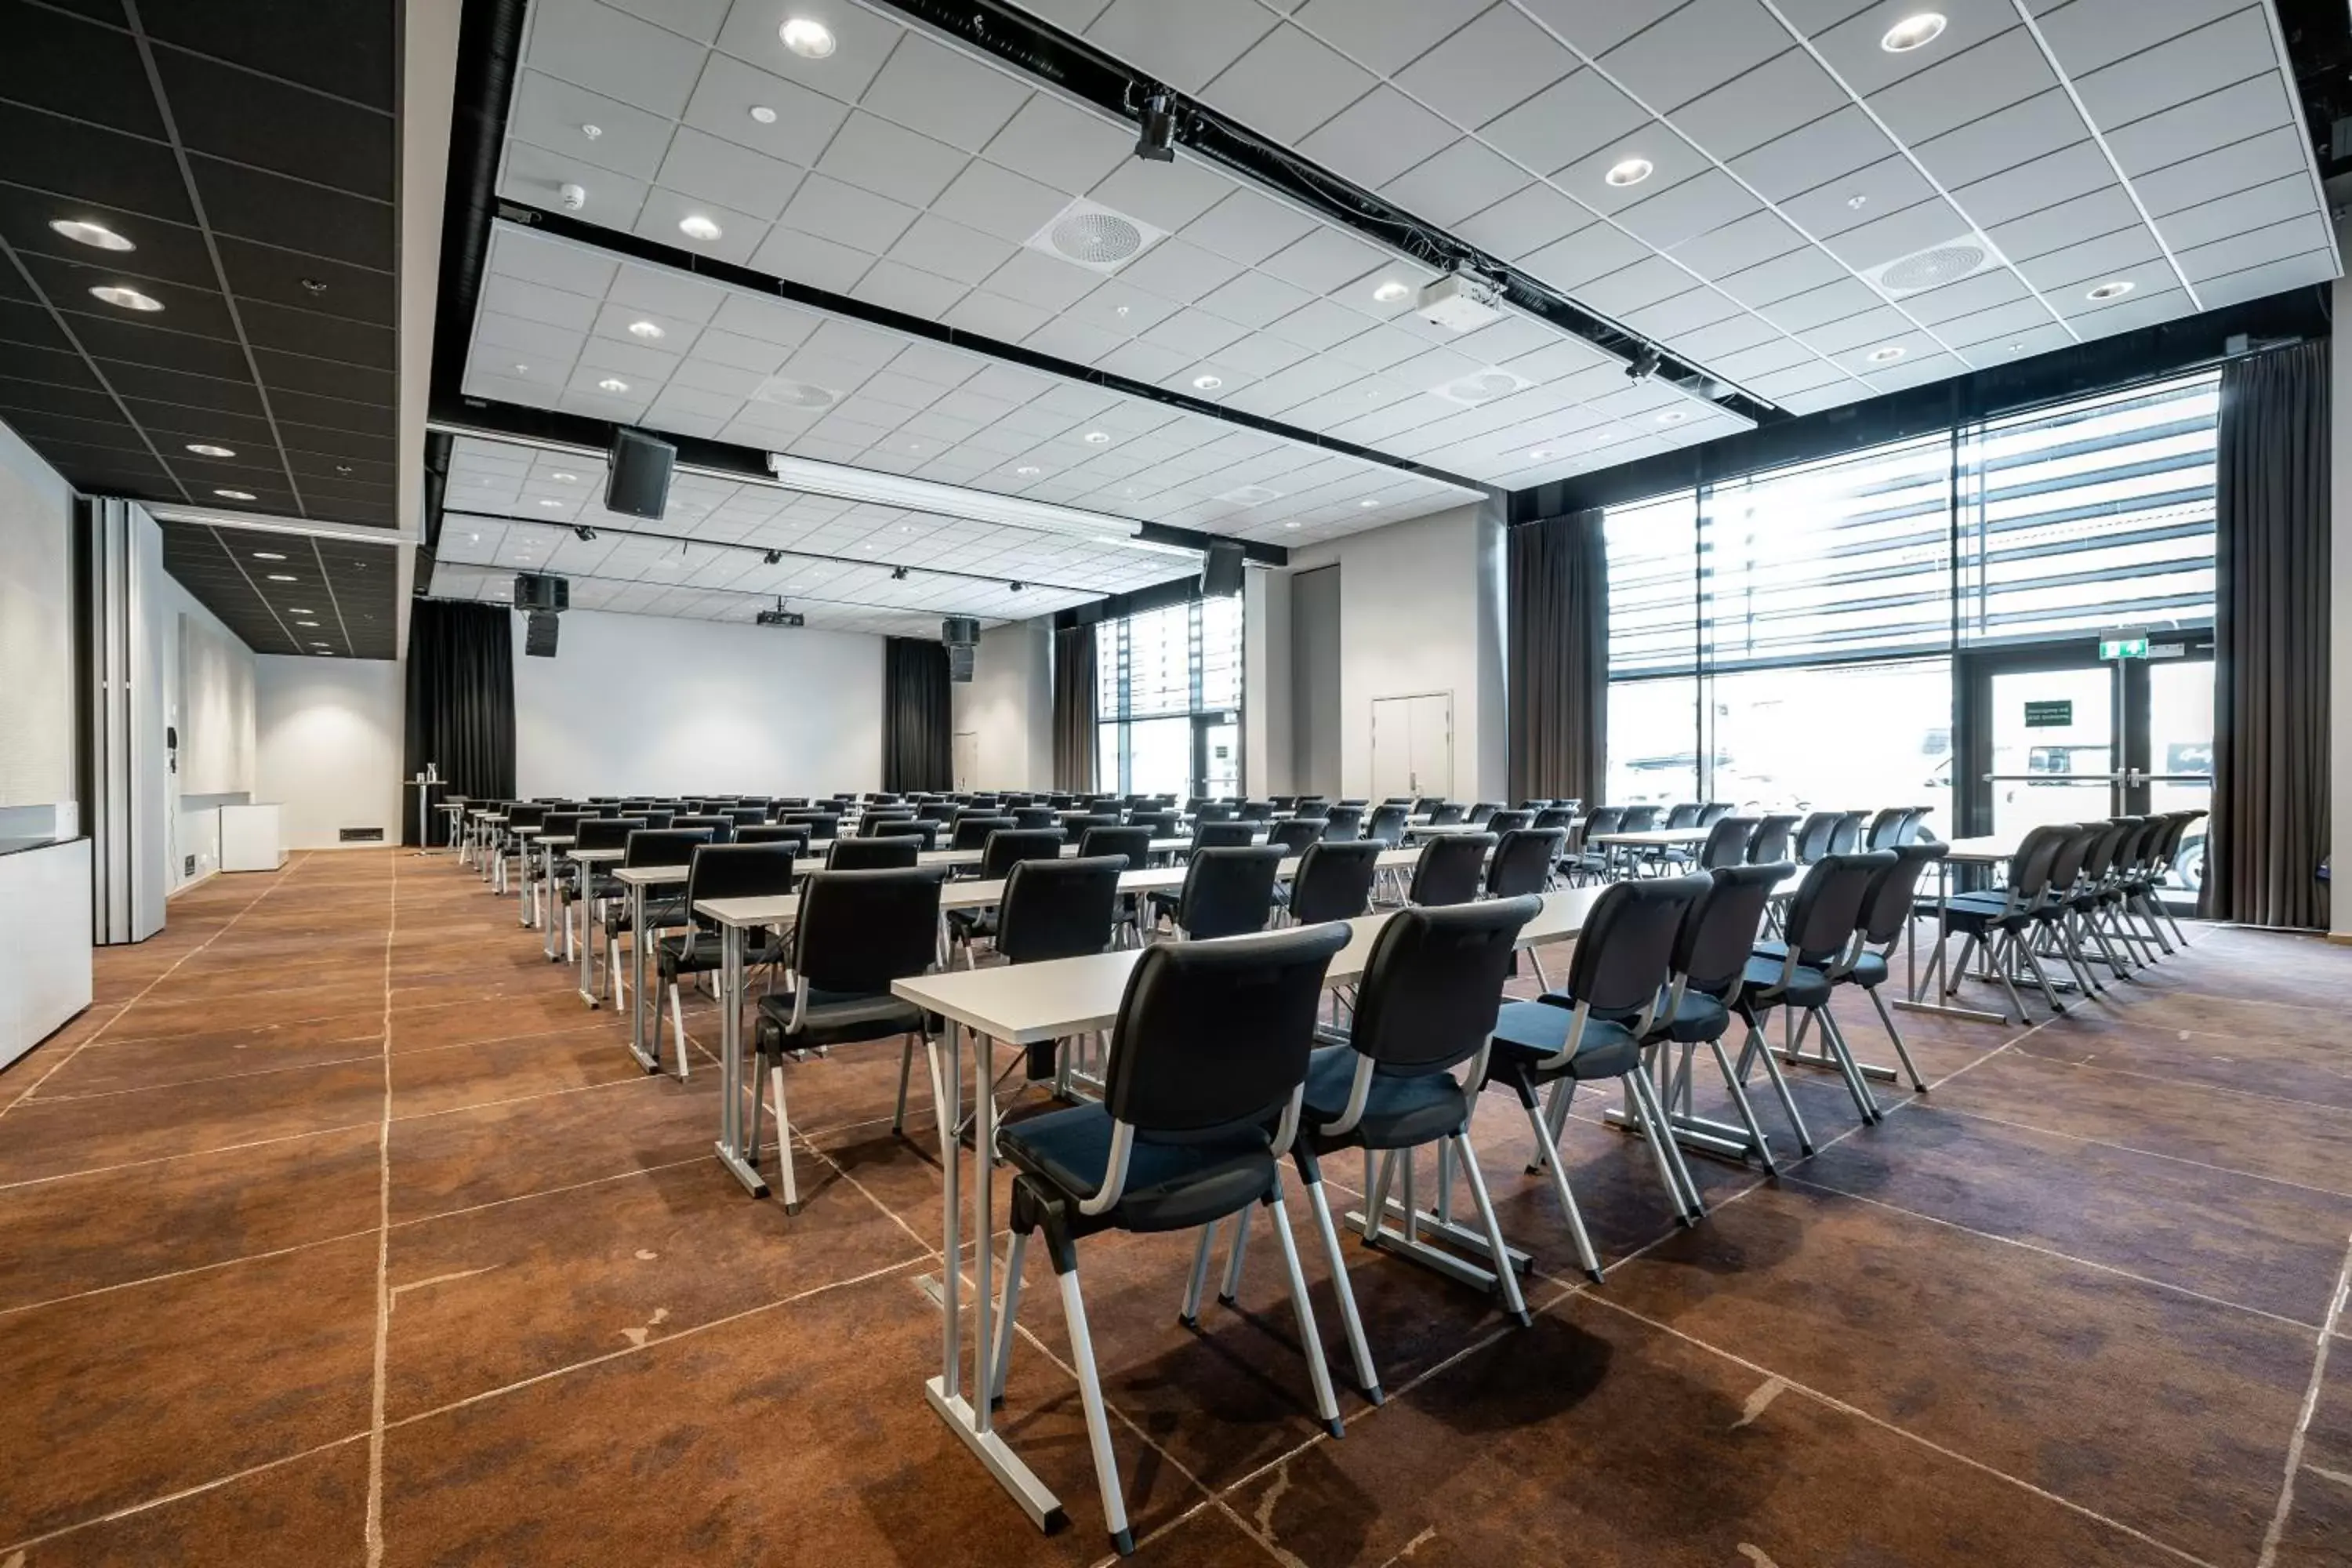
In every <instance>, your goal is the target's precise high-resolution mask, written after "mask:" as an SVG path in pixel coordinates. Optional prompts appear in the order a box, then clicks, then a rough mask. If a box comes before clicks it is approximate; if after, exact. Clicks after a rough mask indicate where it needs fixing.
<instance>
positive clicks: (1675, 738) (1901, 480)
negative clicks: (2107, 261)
mask: <svg viewBox="0 0 2352 1568" xmlns="http://www.w3.org/2000/svg"><path fill="white" fill-rule="evenodd" d="M2218 412H2219V378H2218V377H2216V376H2213V375H2210V374H2203V375H2197V376H2191V377H2187V378H2184V379H2181V380H2178V381H2173V382H2168V383H2164V384H2158V385H2155V386H2148V387H2141V388H2136V389H2134V390H2132V391H2130V392H2126V393H2120V394H2115V395H2108V396H2105V397H2098V398H2092V399H2086V400H2084V401H2082V402H2078V403H2074V404H2069V405H2065V406H2063V407H2060V408H2056V409H2047V410H2042V411H2039V412H2037V413H2034V414H2032V415H2030V416H2018V417H2013V418H2006V419H2000V420H1993V421H1988V422H1985V423H1982V424H1979V425H1973V426H1965V427H1962V428H1959V429H1956V430H1949V431H1946V432H1944V433H1942V434H1940V435H1937V436H1930V437H1921V438H1917V439H1913V440H1908V441H1904V442H1898V443H1895V444H1892V445H1888V446H1885V447H1874V448H1872V449H1870V450H1867V451H1864V452H1861V453H1857V454H1853V455H1850V456H1847V457H1842V458H1834V459H1831V460H1827V461H1822V462H1817V463H1807V464H1801V465H1796V466H1792V467H1789V468H1774V469H1769V470H1764V471H1760V472H1757V473H1752V474H1748V475H1744V476H1741V477H1738V478H1736V479H1722V480H1717V481H1715V482H1713V483H1710V484H1707V485H1704V486H1701V487H1699V488H1697V489H1692V490H1682V491H1677V492H1675V493H1674V494H1672V495H1668V496H1661V497H1654V498H1652V499H1651V500H1644V501H1641V502H1637V503H1634V504H1631V505H1627V506H1619V507H1612V508H1610V509H1609V511H1608V514H1607V518H1606V531H1607V539H1608V552H1609V668H1610V692H1609V734H1608V745H1609V770H1608V791H1609V796H1610V799H1611V800H1612V801H1614V802H1622V803H1635V802H1666V801H1683V800H1722V801H1729V802H1731V803H1733V804H1735V805H1738V806H1740V807H1742V808H1745V809H1748V810H1751V811H1752V810H1769V809H1784V810H1812V809H1853V808H1858V807H1863V806H1868V805H1888V804H1918V805H1931V806H1932V807H1933V808H1934V812H1933V816H1931V818H1930V822H1931V825H1932V826H1934V827H1935V828H1936V830H1937V832H1939V833H1943V834H1947V835H1948V834H1949V833H1951V832H1952V830H1953V826H1952V825H1953V821H1954V810H1955V805H1956V801H1955V795H1954V785H1955V783H1956V780H1955V777H1954V768H1955V761H1954V756H1953V729H1954V711H1955V699H1954V686H1955V678H1956V672H1958V670H1959V669H1960V668H1962V664H1961V660H1962V658H1963V656H1965V655H1967V654H1968V653H1969V650H1972V649H1976V648H1980V647H1992V646H1996V645H2017V644H2031V643H2037V642H2047V641H2050V640H2052V639H2057V638H2064V637H2075V638H2082V637H2089V636H2092V635H2095V634H2096V633H2097V632H2099V631H2103V630H2108V629H2115V628H2126V627H2128V628H2137V629H2146V630H2148V631H2150V632H2154V633H2158V634H2162V633H2165V632H2168V631H2176V630H2189V631H2193V630H2195V629H2196V628H2200V627H2204V626H2210V625H2211V624H2212V620H2213V592H2214V589H2213V444H2214V426H2215V421H2216V418H2217V416H2218Z"/></svg>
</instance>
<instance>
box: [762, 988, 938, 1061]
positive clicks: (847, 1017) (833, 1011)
mask: <svg viewBox="0 0 2352 1568" xmlns="http://www.w3.org/2000/svg"><path fill="white" fill-rule="evenodd" d="M792 1019H793V993H792V992H790V991H776V992H771V993H770V994H767V995H765V996H762V997H761V998H760V1022H759V1027H758V1030H757V1034H758V1037H759V1042H760V1048H761V1049H762V1050H768V1049H781V1048H782V1047H786V1046H789V1047H792V1048H793V1049H798V1048H800V1047H804V1046H846V1045H854V1044H856V1042H858V1041H860V1040H881V1039H887V1038H889V1037H891V1036H893V1035H912V1034H918V1033H920V1032H921V1031H922V1030H923V1029H924V1028H925V1027H926V1026H929V1025H930V1023H931V1019H930V1018H929V1016H926V1015H925V1014H924V1012H923V1010H922V1009H921V1008H920V1007H918V1006H916V1005H914V1004H913V1003H911V1002H902V1001H900V1000H899V999H898V997H896V996H893V995H891V994H889V993H888V992H887V991H886V992H882V993H879V994H875V995H861V994H856V993H855V992H837V991H820V990H818V989H817V988H816V987H815V986H814V985H812V986H810V987H809V998H808V1010H807V1011H806V1012H805V1013H804V1014H803V1015H802V1017H801V1027H800V1032H799V1033H798V1034H796V1035H787V1034H786V1033H785V1029H786V1026H788V1025H790V1024H791V1022H792Z"/></svg>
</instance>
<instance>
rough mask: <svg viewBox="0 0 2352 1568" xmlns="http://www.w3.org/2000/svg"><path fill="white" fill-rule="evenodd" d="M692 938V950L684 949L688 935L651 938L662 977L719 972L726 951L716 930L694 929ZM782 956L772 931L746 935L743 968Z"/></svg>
mask: <svg viewBox="0 0 2352 1568" xmlns="http://www.w3.org/2000/svg"><path fill="white" fill-rule="evenodd" d="M681 923H682V922H681ZM693 940H694V951H693V952H691V953H688V952H687V948H686V944H687V938H686V936H685V935H684V934H683V933H681V934H679V935H677V936H665V937H656V939H655V940H654V947H653V952H654V963H656V965H657V966H658V967H659V969H660V970H661V973H662V974H663V976H664V977H665V978H667V977H670V976H674V975H679V974H710V973H717V972H718V970H719V965H720V964H721V963H723V962H725V960H724V954H725V952H726V946H725V942H724V940H723V939H722V938H721V937H720V935H719V932H717V931H697V932H696V933H694V939H693ZM783 957H784V944H783V942H782V941H781V940H780V939H779V938H778V937H777V936H776V933H775V932H773V931H767V930H761V931H751V932H749V933H747V934H746V935H745V937H744V939H743V965H744V967H745V968H747V969H748V968H750V967H751V965H753V964H755V963H782V961H783Z"/></svg>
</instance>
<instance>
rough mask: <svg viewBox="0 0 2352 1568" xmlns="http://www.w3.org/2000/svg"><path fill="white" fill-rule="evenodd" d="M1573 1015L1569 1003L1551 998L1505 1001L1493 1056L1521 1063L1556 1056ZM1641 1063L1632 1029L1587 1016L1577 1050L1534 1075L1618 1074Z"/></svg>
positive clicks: (1598, 1076) (1581, 1076) (1497, 1020)
mask: <svg viewBox="0 0 2352 1568" xmlns="http://www.w3.org/2000/svg"><path fill="white" fill-rule="evenodd" d="M1575 1017H1576V1015H1575V1014H1574V1012H1573V1011H1571V1010H1570V1008H1567V1007H1563V1006H1560V1005H1558V1004H1556V1003H1552V1002H1506V1003H1505V1004H1503V1007H1502V1011H1501V1012H1500V1013H1498V1014H1497V1015H1496V1018H1495V1055H1496V1058H1506V1059H1508V1060H1509V1061H1510V1065H1512V1066H1515V1067H1520V1068H1524V1067H1527V1066H1528V1062H1529V1058H1543V1057H1551V1056H1557V1055H1558V1054H1559V1052H1561V1051H1562V1050H1565V1049H1566V1048H1567V1047H1568V1030H1569V1026H1570V1024H1571V1023H1573V1022H1574V1021H1575ZM1641 1065H1642V1042H1641V1041H1639V1040H1638V1039H1636V1038H1634V1037H1633V1030H1632V1029H1630V1028H1628V1027H1627V1026H1625V1025H1623V1024H1619V1023H1614V1022H1612V1021H1611V1020H1609V1019H1606V1018H1588V1019H1587V1020H1586V1021H1585V1025H1584V1037H1583V1038H1582V1039H1581V1040H1580V1041H1579V1042H1577V1051H1576V1055H1575V1056H1573V1057H1571V1058H1569V1060H1568V1061H1567V1062H1566V1063H1565V1064H1564V1065H1563V1066H1561V1067H1559V1068H1552V1069H1549V1070H1548V1071H1545V1072H1543V1073H1541V1074H1539V1075H1538V1077H1539V1078H1543V1079H1551V1078H1572V1079H1579V1080H1587V1079H1603V1078H1622V1077H1623V1076H1624V1075H1625V1074H1627V1073H1629V1072H1633V1071H1634V1070H1636V1069H1637V1068H1640V1067H1641ZM1489 1070H1490V1071H1491V1070H1492V1069H1491V1068H1490V1069H1489Z"/></svg>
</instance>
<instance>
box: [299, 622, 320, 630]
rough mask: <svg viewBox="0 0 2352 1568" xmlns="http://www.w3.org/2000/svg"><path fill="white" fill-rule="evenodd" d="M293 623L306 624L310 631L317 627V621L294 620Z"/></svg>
mask: <svg viewBox="0 0 2352 1568" xmlns="http://www.w3.org/2000/svg"><path fill="white" fill-rule="evenodd" d="M294 624H295V625H296V626H308V627H310V629H311V630H312V631H317V630H318V629H319V623H318V622H316V621H296V622H295V623H294Z"/></svg>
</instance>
